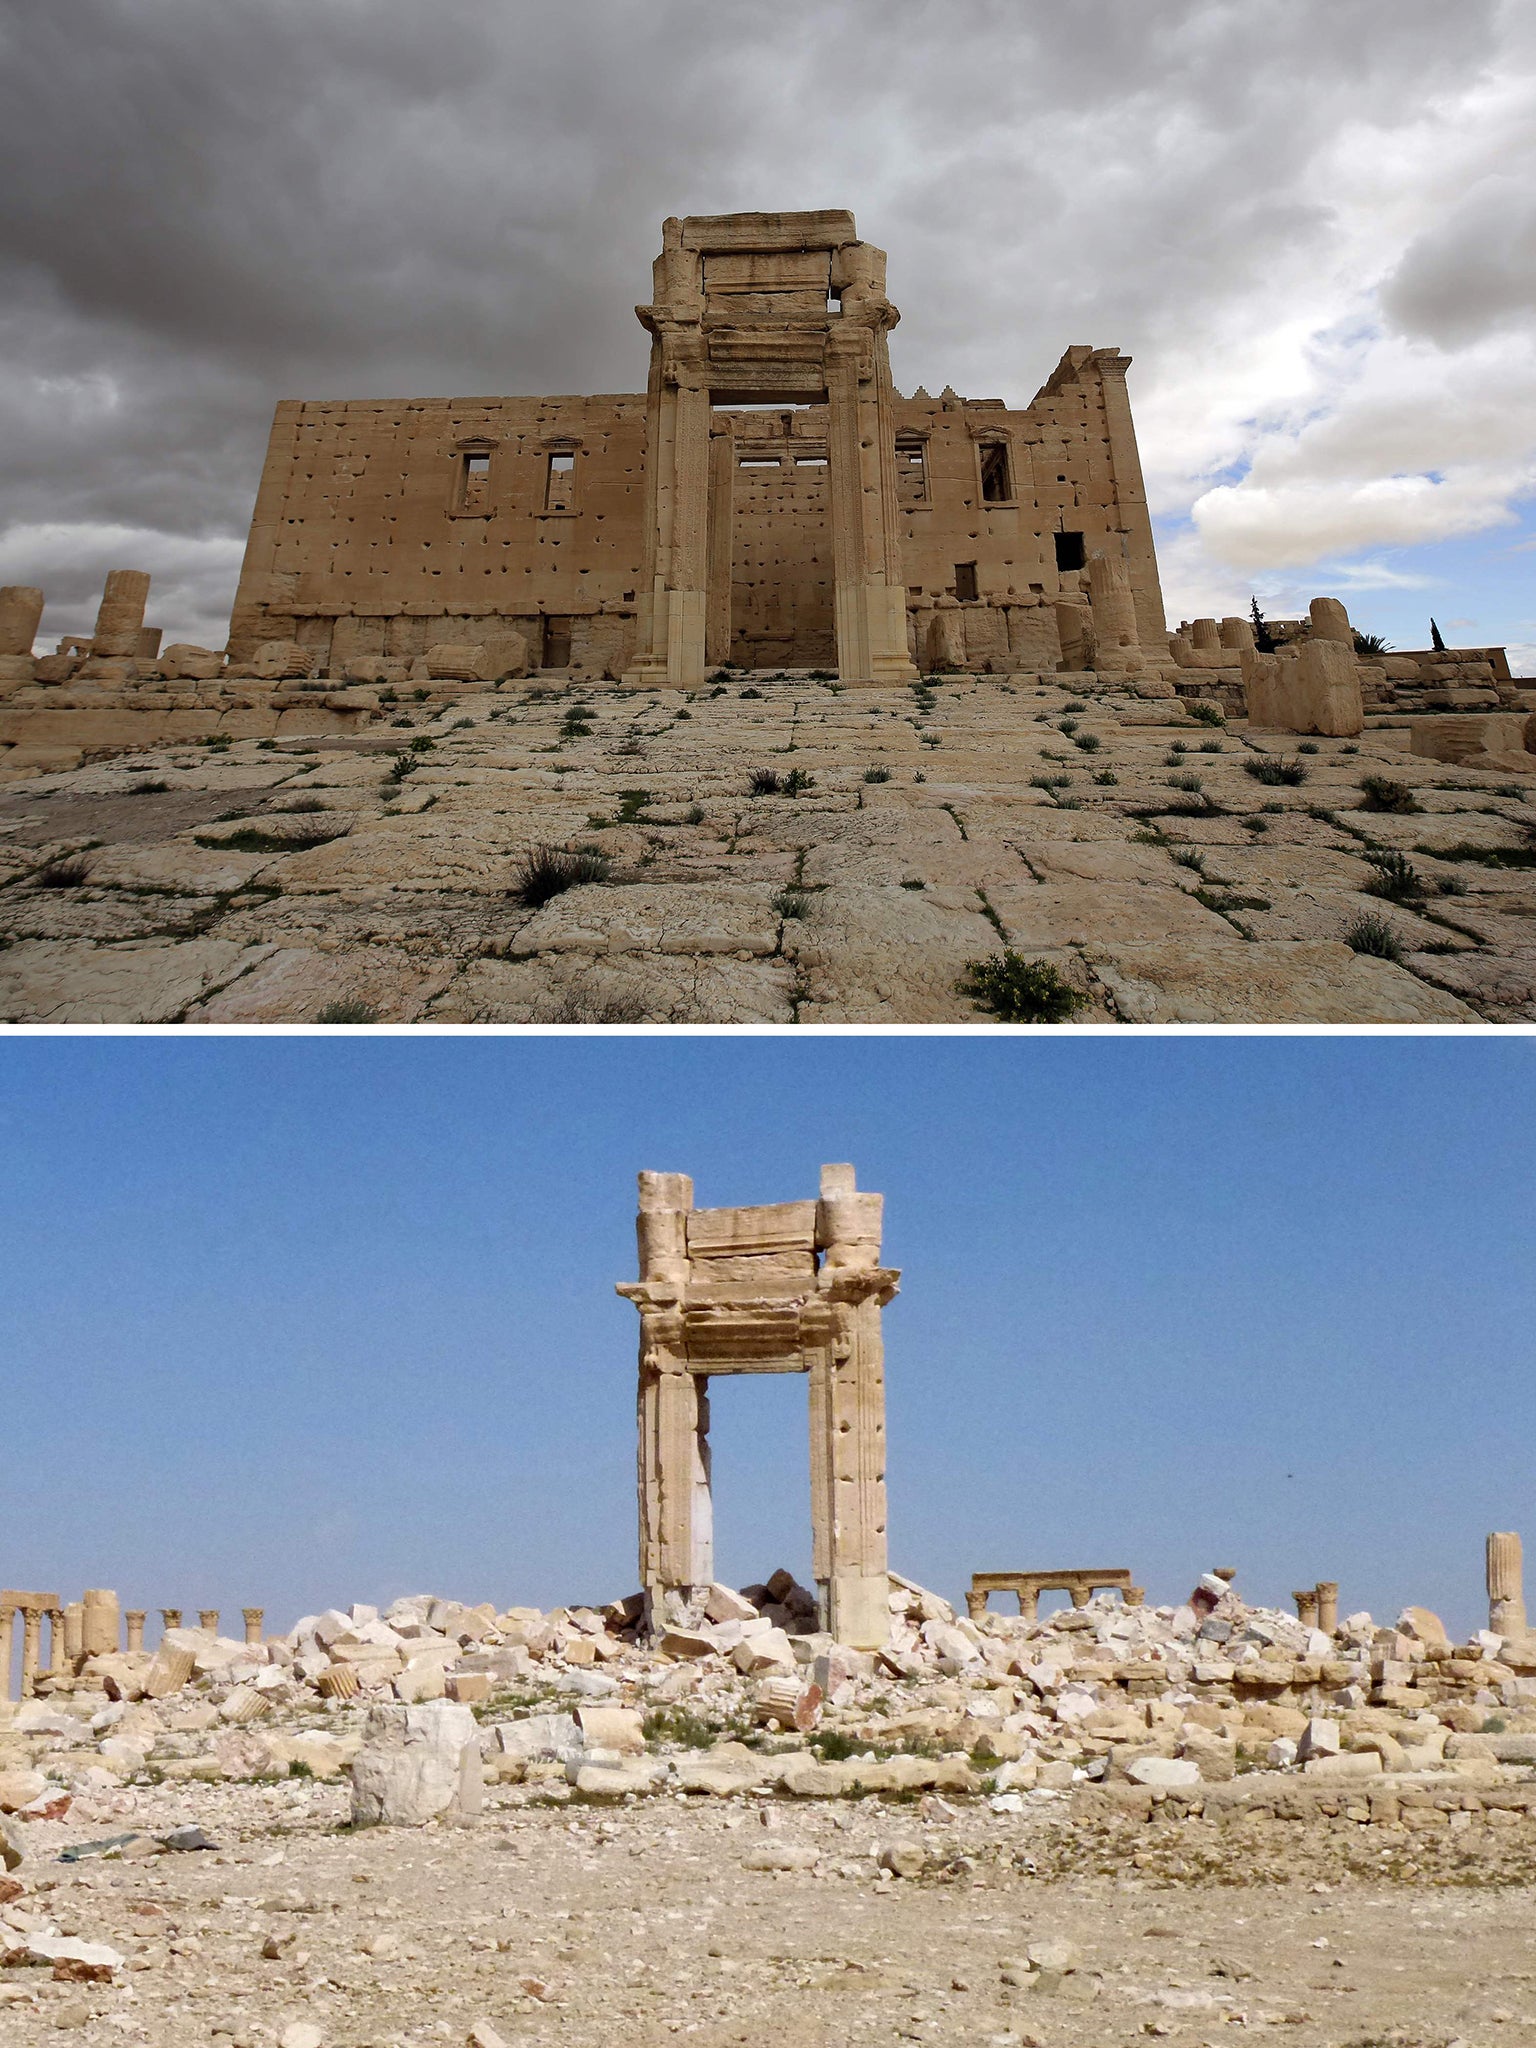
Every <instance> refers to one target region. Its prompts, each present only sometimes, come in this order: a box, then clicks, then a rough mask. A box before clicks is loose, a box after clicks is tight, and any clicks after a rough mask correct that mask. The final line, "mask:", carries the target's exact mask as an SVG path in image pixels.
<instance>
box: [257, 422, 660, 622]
mask: <svg viewBox="0 0 1536 2048" xmlns="http://www.w3.org/2000/svg"><path fill="white" fill-rule="evenodd" d="M644 451H645V401H644V398H643V397H628V396H620V397H614V396H601V397H591V398H586V397H573V398H545V399H535V398H475V399H411V400H384V399H370V400H355V401H350V402H347V403H337V404H305V403H300V402H295V401H288V402H285V403H283V404H281V405H279V407H278V408H277V414H276V417H275V419H274V421H273V425H272V436H271V441H270V443H269V447H268V452H267V460H266V464H265V467H264V469H263V473H262V481H261V488H260V491H259V494H258V497H257V503H256V512H255V518H254V520H253V523H252V527H251V534H250V539H249V541H248V544H247V548H246V555H245V563H244V567H243V569H242V572H241V578H240V587H239V591H238V593H237V596H236V600H235V608H234V614H233V617H232V619H231V624H230V647H231V651H232V653H234V654H235V655H236V656H237V657H239V656H245V655H248V654H249V653H251V652H252V651H253V649H254V648H255V646H256V645H258V644H259V643H260V642H261V641H263V640H284V639H297V640H300V641H302V642H303V643H304V644H305V645H308V646H314V647H316V648H317V649H318V650H319V651H320V652H321V653H322V654H323V655H325V656H326V657H327V658H330V657H332V651H333V649H334V650H335V651H336V653H337V654H338V655H339V653H340V652H341V647H340V645H339V644H338V628H337V626H336V621H337V620H338V619H342V618H345V619H348V620H349V621H350V622H351V623H350V624H349V625H348V626H347V627H346V628H345V629H341V632H340V635H339V639H340V640H341V641H344V642H345V649H346V652H347V653H348V654H370V653H378V654H406V655H408V654H415V653H419V652H421V651H422V649H423V648H424V647H425V646H426V645H428V644H430V643H431V642H432V641H435V640H449V639H456V638H464V637H470V638H473V637H474V633H473V630H472V629H473V622H474V621H476V620H479V619H484V618H486V617H495V618H498V619H506V620H510V621H513V622H522V623H523V624H524V625H525V627H526V626H527V625H528V624H530V623H531V624H532V625H533V627H534V628H535V630H536V629H537V624H538V621H539V619H540V618H541V617H550V616H554V617H557V618H560V619H570V620H572V621H573V622H575V624H574V627H573V631H574V635H575V638H576V640H577V642H578V644H579V643H580V642H581V641H582V640H583V638H586V639H591V640H601V639H604V638H606V637H611V636H612V629H611V627H609V628H608V629H607V631H606V632H605V631H602V630H599V629H596V628H589V629H588V630H587V631H586V632H585V633H584V632H583V627H582V624H581V622H582V621H590V620H592V619H593V618H594V617H595V616H596V615H598V614H607V615H610V617H611V615H614V614H617V615H619V616H622V615H623V614H624V613H625V612H626V611H632V608H633V605H634V602H635V597H636V593H637V589H638V580H639V575H640V560H641V517H642V508H643V499H644V488H643V486H644V461H645V452H644ZM567 455H568V456H569V457H570V462H571V467H570V470H569V474H568V477H556V478H555V479H554V480H553V481H554V485H555V489H554V490H553V492H552V490H551V481H552V479H551V472H550V458H551V456H562V457H563V456H567ZM481 465H483V474H482V473H481ZM562 498H563V499H564V500H565V501H566V502H564V503H557V502H553V501H554V500H555V499H562ZM418 642H419V643H420V644H419V645H418V644H417V643H418ZM537 658H538V656H537V652H535V660H537Z"/></svg>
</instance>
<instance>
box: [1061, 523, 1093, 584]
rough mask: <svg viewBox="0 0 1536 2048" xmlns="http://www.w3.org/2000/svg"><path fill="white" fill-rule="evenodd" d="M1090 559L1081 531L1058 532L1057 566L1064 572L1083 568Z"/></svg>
mask: <svg viewBox="0 0 1536 2048" xmlns="http://www.w3.org/2000/svg"><path fill="white" fill-rule="evenodd" d="M1087 559H1088V551H1087V549H1086V548H1085V547H1084V546H1083V536H1082V535H1081V534H1080V533H1058V534H1057V536H1056V567H1057V569H1058V570H1059V571H1061V572H1062V573H1064V574H1065V573H1069V572H1070V571H1071V570H1073V569H1081V568H1082V566H1083V564H1084V563H1085V562H1086V561H1087Z"/></svg>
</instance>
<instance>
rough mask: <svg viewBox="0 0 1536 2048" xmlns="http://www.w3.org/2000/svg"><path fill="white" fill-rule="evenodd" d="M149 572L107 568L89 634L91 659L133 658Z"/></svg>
mask: <svg viewBox="0 0 1536 2048" xmlns="http://www.w3.org/2000/svg"><path fill="white" fill-rule="evenodd" d="M149 580H150V579H149V575H148V572H147V571H146V570H143V569H110V570H108V572H107V580H106V585H105V587H104V589H103V591H102V595H101V603H100V605H99V606H98V608H97V612H96V630H95V632H94V633H93V634H92V635H91V657H92V659H93V660H94V661H112V660H123V661H136V660H137V659H138V653H139V635H140V634H141V633H142V632H143V630H144V607H145V605H146V604H148V602H149Z"/></svg>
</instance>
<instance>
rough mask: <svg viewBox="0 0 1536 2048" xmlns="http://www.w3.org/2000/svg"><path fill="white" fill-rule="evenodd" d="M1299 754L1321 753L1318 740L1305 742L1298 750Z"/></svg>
mask: <svg viewBox="0 0 1536 2048" xmlns="http://www.w3.org/2000/svg"><path fill="white" fill-rule="evenodd" d="M1296 751H1297V753H1298V754H1315V753H1317V752H1318V751H1319V749H1318V744H1317V741H1316V740H1303V741H1302V742H1301V744H1300V745H1299V746H1298V747H1297V749H1296Z"/></svg>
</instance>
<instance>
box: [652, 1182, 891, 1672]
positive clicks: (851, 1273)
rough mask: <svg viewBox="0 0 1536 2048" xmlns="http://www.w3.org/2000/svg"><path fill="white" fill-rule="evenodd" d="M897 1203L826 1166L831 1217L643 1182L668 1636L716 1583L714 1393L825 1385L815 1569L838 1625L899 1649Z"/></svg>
mask: <svg viewBox="0 0 1536 2048" xmlns="http://www.w3.org/2000/svg"><path fill="white" fill-rule="evenodd" d="M883 1200H884V1198H883V1197H882V1196H880V1195H869V1194H861V1193H859V1192H858V1191H857V1189H856V1188H855V1185H854V1173H853V1168H852V1167H851V1166H824V1167H823V1168H822V1170H821V1194H820V1199H819V1200H817V1201H804V1202H779V1203H774V1204H772V1205H770V1206H768V1207H763V1208H747V1209H696V1208H695V1207H694V1206H693V1182H692V1181H691V1180H690V1179H689V1178H688V1176H687V1175H686V1174H683V1173H642V1174H641V1176H640V1214H639V1218H638V1222H637V1232H638V1236H639V1245H640V1279H639V1281H638V1282H626V1283H624V1284H622V1285H620V1287H619V1289H618V1291H619V1293H620V1294H622V1295H625V1296H627V1297H628V1299H629V1300H630V1301H632V1302H633V1303H634V1304H635V1306H636V1308H638V1309H639V1311H640V1395H639V1439H640V1440H639V1494H640V1579H641V1584H642V1585H643V1587H644V1589H645V1596H646V1602H647V1608H648V1613H649V1617H650V1620H651V1624H652V1626H663V1625H665V1624H666V1623H669V1622H673V1621H677V1620H681V1619H685V1618H686V1617H687V1615H688V1614H689V1612H690V1610H691V1609H694V1608H696V1607H697V1606H698V1604H699V1603H700V1602H702V1600H703V1599H704V1598H705V1597H706V1596H707V1594H708V1591H709V1588H710V1584H711V1582H712V1580H713V1579H714V1555H713V1516H712V1499H711V1493H710V1466H709V1382H710V1380H711V1378H713V1377H714V1376H716V1375H724V1374H730V1373H747V1372H775V1373H804V1374H806V1375H807V1376H808V1380H809V1393H810V1450H811V1517H812V1567H813V1575H814V1577H815V1580H816V1585H817V1591H818V1595H819V1601H820V1608H821V1616H820V1618H821V1622H822V1625H823V1626H824V1627H826V1628H828V1629H830V1630H831V1631H832V1633H833V1634H834V1635H835V1636H836V1637H837V1638H838V1640H839V1641H840V1642H844V1643H849V1644H851V1645H853V1646H854V1647H855V1648H859V1649H877V1648H878V1647H879V1646H880V1644H882V1643H883V1642H884V1641H885V1640H886V1637H887V1636H888V1635H889V1633H890V1609H889V1605H888V1594H889V1590H890V1585H889V1580H888V1577H887V1564H886V1516H885V1364H884V1351H883V1347H882V1343H881V1335H880V1311H881V1309H882V1307H883V1306H884V1305H885V1303H886V1302H888V1301H889V1300H890V1299H891V1297H892V1296H893V1295H894V1294H895V1292H896V1286H897V1281H898V1279H899V1278H900V1275H899V1274H897V1273H895V1272H893V1271H892V1270H891V1269H890V1268H889V1267H885V1266H882V1265H881V1263H880V1225H881V1212H882V1207H883Z"/></svg>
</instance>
